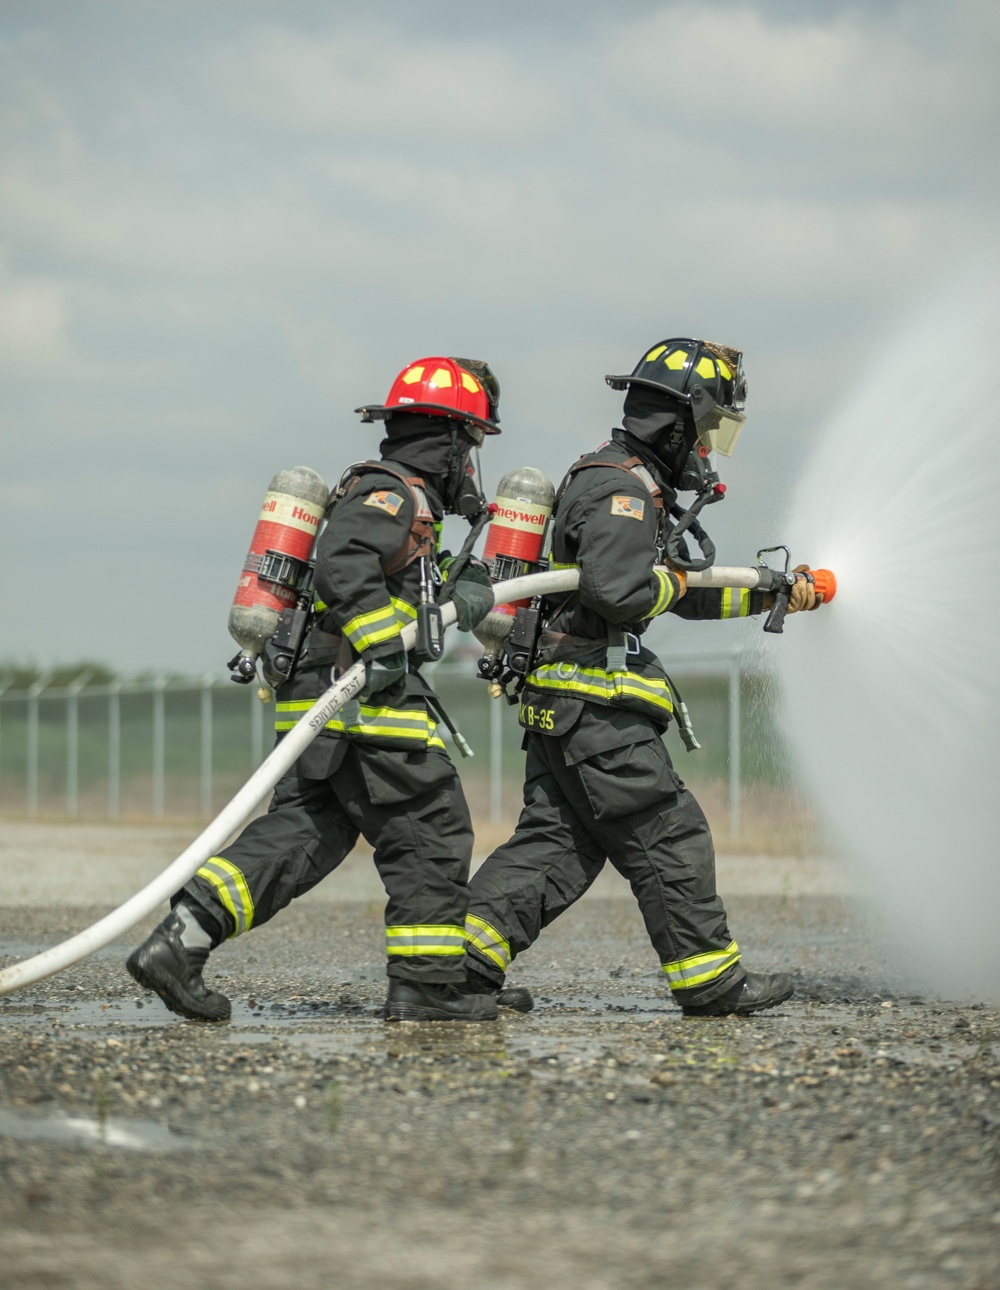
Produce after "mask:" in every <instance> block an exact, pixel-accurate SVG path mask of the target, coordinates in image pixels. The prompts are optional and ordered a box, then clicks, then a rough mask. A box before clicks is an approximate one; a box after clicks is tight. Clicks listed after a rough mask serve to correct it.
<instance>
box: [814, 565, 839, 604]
mask: <svg viewBox="0 0 1000 1290" xmlns="http://www.w3.org/2000/svg"><path fill="white" fill-rule="evenodd" d="M809 573H810V574H811V576H812V580H813V586H814V587H815V588H816V591H817V593H818V594H819V595H821V596H822V597H823V604H824V605H828V604H829V603H830V601H831V600H832V599H833V598H834V596H835V595H836V594H837V578H836V575H835V574H834V572H833V570H832V569H810V570H809Z"/></svg>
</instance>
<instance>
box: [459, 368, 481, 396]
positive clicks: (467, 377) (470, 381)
mask: <svg viewBox="0 0 1000 1290" xmlns="http://www.w3.org/2000/svg"><path fill="white" fill-rule="evenodd" d="M462 386H463V388H464V389H466V390H469V391H470V393H472V394H479V392H480V390H481V386H480V384H479V382H478V381H477V380H476V378H475V377H474V376H472V375H471V374H470V373H469V372H466V371H465V370H464V369H463V371H462Z"/></svg>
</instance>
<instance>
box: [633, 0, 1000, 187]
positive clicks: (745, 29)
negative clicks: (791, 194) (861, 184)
mask: <svg viewBox="0 0 1000 1290" xmlns="http://www.w3.org/2000/svg"><path fill="white" fill-rule="evenodd" d="M907 10H909V11H911V13H910V18H911V21H910V22H907V21H906V20H905V18H904V17H902V16H901V14H902V13H905V12H906V11H907ZM912 11H919V13H920V16H921V17H922V18H923V20H924V21H923V23H920V22H916V21H913V19H914V17H916V15H915V14H914V13H913V12H912ZM996 30H997V20H996V17H995V15H990V13H989V11H988V10H987V9H985V8H984V7H982V6H981V5H978V4H969V3H965V4H963V3H958V4H956V5H954V6H948V8H947V9H942V8H940V7H933V8H932V7H931V6H929V5H924V4H914V5H910V6H902V11H900V10H894V11H892V12H891V13H885V12H882V13H878V12H874V13H873V12H871V11H869V10H868V9H865V10H864V11H859V10H851V11H847V12H845V13H842V14H841V15H839V16H837V17H834V18H833V19H832V20H827V21H822V20H820V19H819V18H818V17H814V18H812V19H810V18H809V17H808V16H807V15H800V16H799V17H798V18H797V19H795V20H784V21H782V20H779V19H768V17H766V16H765V14H764V13H763V12H761V11H760V10H759V9H757V8H755V7H753V6H750V5H745V6H740V7H737V8H731V7H729V6H717V5H716V6H704V5H693V4H686V3H684V4H668V5H664V6H663V8H662V9H661V11H660V12H659V13H657V14H655V15H653V16H651V17H648V18H645V19H643V20H641V21H639V22H636V23H634V24H630V25H628V26H627V27H623V28H622V29H620V30H619V31H618V32H617V33H616V36H615V40H614V42H613V45H612V47H611V49H610V52H609V57H608V66H609V71H610V72H611V78H610V84H609V92H610V93H611V94H612V95H614V96H616V97H617V98H618V99H619V101H620V102H621V103H622V104H623V105H625V106H624V108H623V110H624V111H625V112H627V113H628V114H630V115H631V114H633V113H634V112H635V110H636V108H640V109H645V112H644V114H643V115H644V117H645V125H646V134H647V135H648V134H649V133H650V132H651V131H652V132H657V133H659V134H660V136H661V138H662V144H663V154H662V155H663V157H664V160H665V161H666V162H667V163H668V164H672V165H673V166H674V168H675V170H676V171H678V172H680V173H688V174H690V175H691V176H692V178H695V177H697V181H698V182H699V183H704V182H705V180H706V177H707V176H709V175H710V174H711V173H713V169H714V168H715V167H716V166H717V165H718V163H719V162H720V161H721V160H722V159H723V158H725V159H726V160H727V161H728V165H727V172H728V175H729V178H730V181H731V182H732V181H734V180H735V181H741V182H747V181H749V182H750V183H751V184H753V182H754V175H755V173H756V174H757V176H758V177H760V176H763V177H764V178H765V180H766V181H768V182H770V181H772V180H773V178H774V175H775V173H776V172H779V171H780V172H781V174H782V176H783V177H784V180H785V182H786V183H788V184H789V185H790V186H792V187H794V186H797V185H803V184H805V183H810V184H815V183H816V182H817V181H818V180H823V179H825V181H826V182H825V184H824V187H825V188H826V189H827V190H828V191H829V190H834V189H836V187H837V186H838V185H843V184H844V182H845V180H846V181H847V182H848V183H849V184H850V182H851V181H852V180H855V181H856V180H857V179H860V178H862V177H864V178H866V179H868V180H869V181H871V182H873V183H875V184H876V185H879V184H881V185H883V186H884V185H885V184H887V183H892V182H900V181H902V180H904V179H906V178H911V179H912V178H913V177H914V175H916V174H921V175H925V174H926V172H927V170H928V169H931V170H937V171H939V172H941V173H943V174H951V175H954V172H955V166H954V163H955V161H956V160H958V161H959V162H960V164H961V165H964V166H965V167H966V168H968V163H969V160H970V151H974V145H975V144H976V142H977V141H978V143H979V144H980V145H983V147H984V152H983V159H985V158H986V157H988V156H990V155H991V154H990V152H989V150H988V149H989V140H990V138H991V137H992V134H993V132H994V131H995V127H996V118H997V112H998V109H1000V84H998V81H997V78H996V77H995V75H993V74H992V69H993V67H994V59H995V53H996V49H995V45H996V41H995V36H996ZM956 31H958V32H961V33H964V35H965V37H966V40H965V43H964V44H962V45H961V47H960V48H957V49H956V48H955V47H954V45H955V39H954V36H955V32H956ZM991 36H992V39H991V38H990V37H991ZM935 37H939V38H940V39H935ZM650 109H652V110H653V112H654V114H655V115H654V116H653V117H652V118H650V116H649V111H650ZM793 163H794V165H795V166H796V167H797V168H798V174H797V175H796V174H795V173H793V172H791V171H790V165H791V164H793ZM831 163H832V164H831ZM714 173H715V174H716V176H717V177H719V178H721V177H722V175H721V174H720V172H719V171H718V170H714ZM709 182H710V181H709Z"/></svg>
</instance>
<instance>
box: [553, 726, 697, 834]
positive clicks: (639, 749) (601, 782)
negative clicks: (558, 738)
mask: <svg viewBox="0 0 1000 1290" xmlns="http://www.w3.org/2000/svg"><path fill="white" fill-rule="evenodd" d="M575 770H576V773H577V775H578V777H579V780H580V784H581V787H582V788H583V791H584V793H585V794H586V797H587V801H588V802H589V803H590V809H591V810H592V811H593V813H594V818H595V819H597V820H614V819H618V818H619V817H620V816H623V815H633V814H635V813H636V812H637V811H641V810H644V809H645V808H646V807H648V806H652V805H653V804H654V802H658V801H660V800H662V799H663V798H665V797H672V796H676V794H677V793H678V791H679V790H680V788H681V781H680V780H679V779H678V777H677V774H676V772H675V771H674V768H673V767H672V766H671V764H670V758H669V756H668V755H667V750H666V748H664V746H663V744H662V743H661V742H660V740H659V739H650V740H645V741H644V742H643V743H634V744H626V745H625V746H624V747H622V748H612V749H610V750H609V751H607V752H601V753H595V754H594V755H593V756H592V757H587V758H585V759H584V760H583V761H581V762H578V763H577V765H576V767H575Z"/></svg>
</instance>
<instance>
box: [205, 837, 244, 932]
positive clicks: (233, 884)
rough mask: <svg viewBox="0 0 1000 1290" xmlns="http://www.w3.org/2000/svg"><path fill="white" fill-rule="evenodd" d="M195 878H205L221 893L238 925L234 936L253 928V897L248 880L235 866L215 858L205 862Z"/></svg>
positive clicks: (218, 857)
mask: <svg viewBox="0 0 1000 1290" xmlns="http://www.w3.org/2000/svg"><path fill="white" fill-rule="evenodd" d="M195 877H196V878H204V879H205V881H206V882H210V883H211V884H212V886H213V887H214V888H215V889H216V891H217V892H218V893H219V899H220V900H221V901H222V903H223V904H224V905H225V907H226V909H228V910H229V913H230V914H231V915H232V919H233V922H234V923H235V925H236V930H235V931H234V932H233V936H239V935H240V933H241V932H246V931H248V930H249V929H250V928H251V927H252V926H253V912H254V910H253V897H252V896H251V895H250V888H249V887H248V886H247V880H246V878H244V876H243V874H242V873H241V871H240V870H239V869H237V867H236V866H235V865H234V864H232V863H230V861H228V860H223V858H222V856H213V857H212V858H211V860H206V861H205V863H204V864H203V865H202V866H201V868H200V869H199V870H198V872H197V873H196V874H195Z"/></svg>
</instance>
